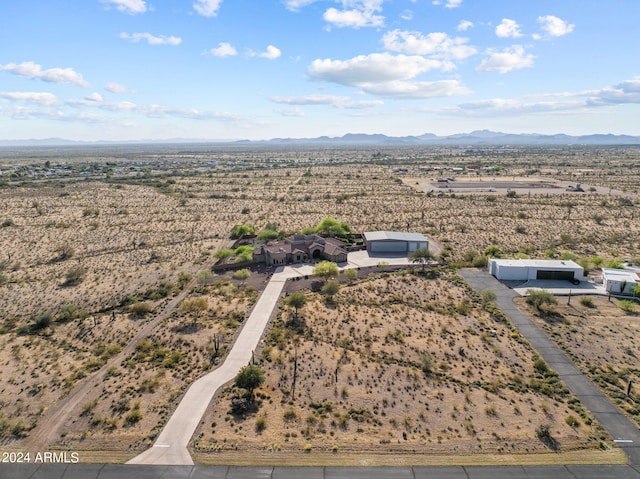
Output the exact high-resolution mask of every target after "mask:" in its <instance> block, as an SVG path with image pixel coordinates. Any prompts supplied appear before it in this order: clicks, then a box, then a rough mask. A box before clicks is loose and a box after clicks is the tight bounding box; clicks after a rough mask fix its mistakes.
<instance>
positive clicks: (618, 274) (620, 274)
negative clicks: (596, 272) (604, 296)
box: [602, 268, 640, 294]
mask: <svg viewBox="0 0 640 479" xmlns="http://www.w3.org/2000/svg"><path fill="white" fill-rule="evenodd" d="M602 284H603V286H604V289H605V290H606V291H608V292H610V293H612V294H633V288H635V287H636V286H637V285H638V284H640V270H633V269H613V268H602Z"/></svg>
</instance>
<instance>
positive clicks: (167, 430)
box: [3, 251, 409, 479]
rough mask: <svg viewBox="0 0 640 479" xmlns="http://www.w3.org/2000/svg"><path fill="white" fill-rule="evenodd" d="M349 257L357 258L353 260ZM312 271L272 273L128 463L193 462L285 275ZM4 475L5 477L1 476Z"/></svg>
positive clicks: (359, 257)
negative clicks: (199, 434)
mask: <svg viewBox="0 0 640 479" xmlns="http://www.w3.org/2000/svg"><path fill="white" fill-rule="evenodd" d="M352 255H353V253H351V254H350V255H349V258H348V259H349V262H348V263H346V264H343V265H341V266H342V269H344V268H349V267H351V268H353V267H358V266H375V265H377V264H378V263H379V262H380V261H383V260H384V261H385V262H387V263H389V264H408V262H409V261H408V259H407V257H406V256H405V257H399V258H398V257H396V258H386V257H385V258H378V257H370V256H369V255H368V254H367V253H366V251H361V252H357V254H356V255H355V257H354V256H352ZM352 258H356V261H357V262H356V263H353V262H352V261H351V260H352ZM312 273H313V266H312V265H309V264H301V265H295V266H286V267H279V268H278V269H277V270H276V272H275V273H274V274H273V276H271V280H270V281H269V283H268V284H267V287H266V288H265V290H264V291H263V292H262V295H260V298H259V299H258V302H257V303H256V305H255V306H254V308H253V311H252V312H251V314H250V315H249V318H248V319H247V320H246V321H245V323H244V325H243V327H242V330H241V331H240V334H239V335H238V337H237V339H236V341H235V343H234V344H233V347H232V348H231V351H230V352H229V354H228V356H227V357H226V359H225V361H224V362H223V363H222V365H220V366H219V367H218V368H216V369H214V370H213V371H211V372H210V373H208V374H206V375H204V376H202V377H201V378H199V379H198V380H196V381H195V382H194V383H193V384H192V385H191V387H190V388H189V389H188V390H187V393H186V394H185V395H184V397H183V398H182V400H181V401H180V404H178V407H177V408H176V410H175V411H174V413H173V414H172V415H171V417H170V418H169V420H168V421H167V424H165V426H164V429H163V430H162V432H161V433H160V435H159V436H158V438H157V439H156V442H155V443H154V445H153V447H151V448H149V449H147V450H146V451H144V452H143V453H142V454H140V455H138V456H136V457H134V458H133V459H131V460H130V461H129V462H128V463H127V464H166V465H193V459H192V458H191V455H190V454H189V451H188V450H187V445H188V444H189V440H190V439H191V436H193V433H194V432H195V431H196V429H197V427H198V424H199V423H200V420H201V419H202V416H204V413H205V411H206V410H207V407H208V406H209V403H210V402H211V399H213V397H214V395H215V394H216V392H217V391H219V390H220V389H221V388H222V387H223V386H224V385H225V384H227V383H228V382H229V381H231V380H232V379H233V378H235V376H236V375H237V374H238V371H240V369H241V368H242V367H243V366H246V365H248V364H249V361H251V356H252V353H253V351H254V350H255V349H256V347H257V346H258V343H259V341H260V338H261V337H262V334H263V333H264V330H265V329H266V327H267V324H268V323H269V319H270V318H271V314H272V312H273V310H274V309H275V307H276V304H277V303H278V299H279V298H280V296H281V294H282V289H283V288H284V284H285V282H286V281H287V279H289V278H292V277H296V276H306V275H311V274H312ZM3 479H4V478H3Z"/></svg>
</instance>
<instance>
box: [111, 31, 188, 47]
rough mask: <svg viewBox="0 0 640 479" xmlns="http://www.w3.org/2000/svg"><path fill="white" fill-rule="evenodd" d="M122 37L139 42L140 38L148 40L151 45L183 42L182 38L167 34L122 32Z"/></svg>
mask: <svg viewBox="0 0 640 479" xmlns="http://www.w3.org/2000/svg"><path fill="white" fill-rule="evenodd" d="M120 38H122V39H124V40H130V41H131V42H133V43H138V42H140V40H146V41H147V43H148V44H149V45H171V46H177V45H180V44H181V43H182V38H179V37H174V36H170V37H168V36H166V35H159V36H158V35H152V34H151V33H148V32H144V33H124V32H123V33H121V34H120Z"/></svg>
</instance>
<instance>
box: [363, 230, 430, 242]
mask: <svg viewBox="0 0 640 479" xmlns="http://www.w3.org/2000/svg"><path fill="white" fill-rule="evenodd" d="M364 238H365V240H367V241H376V240H377V241H381V240H388V241H422V242H425V241H427V238H426V237H425V236H424V235H423V234H420V233H403V232H401V231H367V232H365V233H364Z"/></svg>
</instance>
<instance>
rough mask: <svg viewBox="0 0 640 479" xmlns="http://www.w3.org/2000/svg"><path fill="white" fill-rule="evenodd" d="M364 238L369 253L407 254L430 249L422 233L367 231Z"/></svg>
mask: <svg viewBox="0 0 640 479" xmlns="http://www.w3.org/2000/svg"><path fill="white" fill-rule="evenodd" d="M363 236H364V242H365V246H366V248H367V251H368V252H369V253H383V254H407V253H410V252H412V251H415V250H417V249H422V248H428V247H429V241H428V240H427V238H426V237H425V236H424V235H422V234H420V233H403V232H399V231H367V232H366V233H364V235H363Z"/></svg>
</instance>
